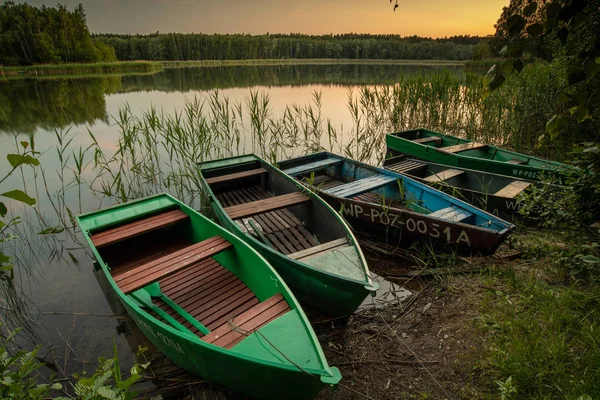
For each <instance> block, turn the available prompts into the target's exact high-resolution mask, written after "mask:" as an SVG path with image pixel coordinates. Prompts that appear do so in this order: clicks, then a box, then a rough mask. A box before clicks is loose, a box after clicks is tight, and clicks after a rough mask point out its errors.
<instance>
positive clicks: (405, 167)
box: [385, 161, 427, 174]
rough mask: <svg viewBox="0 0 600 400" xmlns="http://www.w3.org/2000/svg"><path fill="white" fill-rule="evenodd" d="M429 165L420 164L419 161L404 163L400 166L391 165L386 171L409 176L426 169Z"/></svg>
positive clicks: (399, 164)
mask: <svg viewBox="0 0 600 400" xmlns="http://www.w3.org/2000/svg"><path fill="white" fill-rule="evenodd" d="M426 166H427V165H425V164H423V163H420V162H418V161H403V162H401V163H398V164H391V165H388V166H386V167H385V168H386V169H389V170H390V171H394V172H398V173H400V174H408V173H410V172H414V171H417V170H419V169H421V168H425V167H426Z"/></svg>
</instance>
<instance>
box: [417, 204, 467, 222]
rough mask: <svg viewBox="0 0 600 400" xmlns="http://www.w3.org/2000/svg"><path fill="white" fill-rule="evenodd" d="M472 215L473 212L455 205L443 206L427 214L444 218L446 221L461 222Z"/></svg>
mask: <svg viewBox="0 0 600 400" xmlns="http://www.w3.org/2000/svg"><path fill="white" fill-rule="evenodd" d="M472 215H473V214H472V213H470V212H468V211H467V210H461V209H459V208H456V207H454V206H450V207H446V208H442V209H440V210H437V211H435V212H432V213H431V214H428V215H427V216H428V217H432V218H439V219H443V220H446V221H452V222H461V221H464V220H465V219H467V218H469V217H470V216H472Z"/></svg>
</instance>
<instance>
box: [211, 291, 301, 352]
mask: <svg viewBox="0 0 600 400" xmlns="http://www.w3.org/2000/svg"><path fill="white" fill-rule="evenodd" d="M251 310H252V309H250V310H248V311H251ZM289 310H290V307H289V306H288V305H287V303H285V302H281V303H277V304H276V305H274V306H273V307H271V308H269V309H268V310H267V311H265V312H263V313H261V314H258V315H257V316H256V317H254V318H252V319H251V320H250V321H248V322H246V323H245V324H243V325H242V326H239V325H238V326H237V327H238V328H237V329H236V330H232V331H231V333H229V335H226V336H225V337H222V338H221V339H220V340H217V341H215V342H214V343H213V344H214V345H216V346H219V345H220V346H223V347H224V348H226V349H231V348H233V347H234V346H235V345H236V344H238V343H239V342H241V341H242V340H244V339H245V338H246V336H248V335H249V334H250V333H249V332H254V331H257V330H259V329H260V328H262V327H263V326H265V325H266V324H268V323H269V322H271V321H273V320H275V319H277V318H278V317H280V316H282V315H283V314H285V313H287V312H288V311H289Z"/></svg>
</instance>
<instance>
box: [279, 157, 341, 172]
mask: <svg viewBox="0 0 600 400" xmlns="http://www.w3.org/2000/svg"><path fill="white" fill-rule="evenodd" d="M342 163H343V161H342V160H340V159H338V158H326V159H324V160H319V161H315V162H311V163H308V164H304V165H299V166H297V167H293V168H288V169H285V170H283V172H285V173H286V174H288V175H292V176H293V175H299V174H305V173H308V172H316V171H320V170H323V169H325V168H329V167H334V166H336V165H340V164H342Z"/></svg>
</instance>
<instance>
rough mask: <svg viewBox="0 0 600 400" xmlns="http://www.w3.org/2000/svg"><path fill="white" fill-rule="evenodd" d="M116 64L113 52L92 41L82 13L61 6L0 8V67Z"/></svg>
mask: <svg viewBox="0 0 600 400" xmlns="http://www.w3.org/2000/svg"><path fill="white" fill-rule="evenodd" d="M98 61H116V56H115V51H114V49H113V48H112V47H111V46H109V45H107V44H105V43H104V42H103V41H101V40H95V39H92V36H91V34H90V31H89V29H88V26H87V21H86V16H85V11H84V10H83V6H82V5H81V4H80V5H78V6H77V7H75V9H74V10H73V11H69V10H68V9H67V8H66V7H65V6H63V5H60V4H59V5H58V6H57V7H56V8H54V7H45V6H42V8H37V7H33V6H30V5H28V4H15V3H14V2H10V1H9V2H5V3H4V4H2V5H1V6H0V65H31V64H54V63H75V62H98Z"/></svg>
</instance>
